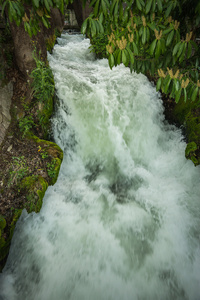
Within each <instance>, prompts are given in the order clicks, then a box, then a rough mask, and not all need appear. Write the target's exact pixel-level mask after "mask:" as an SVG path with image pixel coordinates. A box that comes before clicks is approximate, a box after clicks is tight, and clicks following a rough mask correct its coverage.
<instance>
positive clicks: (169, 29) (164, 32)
mask: <svg viewBox="0 0 200 300" xmlns="http://www.w3.org/2000/svg"><path fill="white" fill-rule="evenodd" d="M172 30H173V28H172V27H170V28H167V29H165V30H163V35H165V34H168V33H169V32H170V31H172Z"/></svg>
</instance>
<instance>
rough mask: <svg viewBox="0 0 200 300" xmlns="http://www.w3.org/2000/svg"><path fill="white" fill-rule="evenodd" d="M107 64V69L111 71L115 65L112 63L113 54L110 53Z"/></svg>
mask: <svg viewBox="0 0 200 300" xmlns="http://www.w3.org/2000/svg"><path fill="white" fill-rule="evenodd" d="M108 63H109V67H110V68H111V69H112V68H113V67H114V65H115V61H114V56H113V54H112V53H111V54H110V55H109V57H108Z"/></svg>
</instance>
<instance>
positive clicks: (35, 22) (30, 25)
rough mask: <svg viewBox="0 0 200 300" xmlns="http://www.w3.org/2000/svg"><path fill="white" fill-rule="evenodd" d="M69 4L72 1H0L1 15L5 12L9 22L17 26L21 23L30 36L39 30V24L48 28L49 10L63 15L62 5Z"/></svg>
mask: <svg viewBox="0 0 200 300" xmlns="http://www.w3.org/2000/svg"><path fill="white" fill-rule="evenodd" d="M71 2H72V0H24V1H20V0H0V5H1V6H2V15H3V13H4V11H5V10H6V11H7V14H8V18H9V20H10V21H11V22H13V21H14V22H16V24H17V25H18V26H19V25H20V24H21V23H23V24H24V29H25V30H26V31H27V32H28V34H29V35H30V36H32V35H36V34H37V32H38V31H39V30H40V27H39V24H41V23H42V24H43V25H44V26H45V27H46V28H49V27H50V22H49V19H50V12H51V8H58V9H59V10H60V11H61V12H62V13H64V4H69V3H71Z"/></svg>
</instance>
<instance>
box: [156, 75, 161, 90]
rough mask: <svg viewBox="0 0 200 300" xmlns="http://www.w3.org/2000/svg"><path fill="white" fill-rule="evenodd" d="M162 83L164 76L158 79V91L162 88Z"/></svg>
mask: <svg viewBox="0 0 200 300" xmlns="http://www.w3.org/2000/svg"><path fill="white" fill-rule="evenodd" d="M161 84H162V78H159V79H158V81H157V83H156V90H157V91H159V90H160V87H161Z"/></svg>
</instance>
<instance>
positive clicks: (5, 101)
mask: <svg viewBox="0 0 200 300" xmlns="http://www.w3.org/2000/svg"><path fill="white" fill-rule="evenodd" d="M12 96H13V84H12V83H11V82H9V83H8V84H7V85H5V86H3V87H1V82H0V144H1V143H2V141H3V139H4V137H5V133H6V130H7V129H8V126H9V124H10V121H11V116H10V106H11V99H12Z"/></svg>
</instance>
